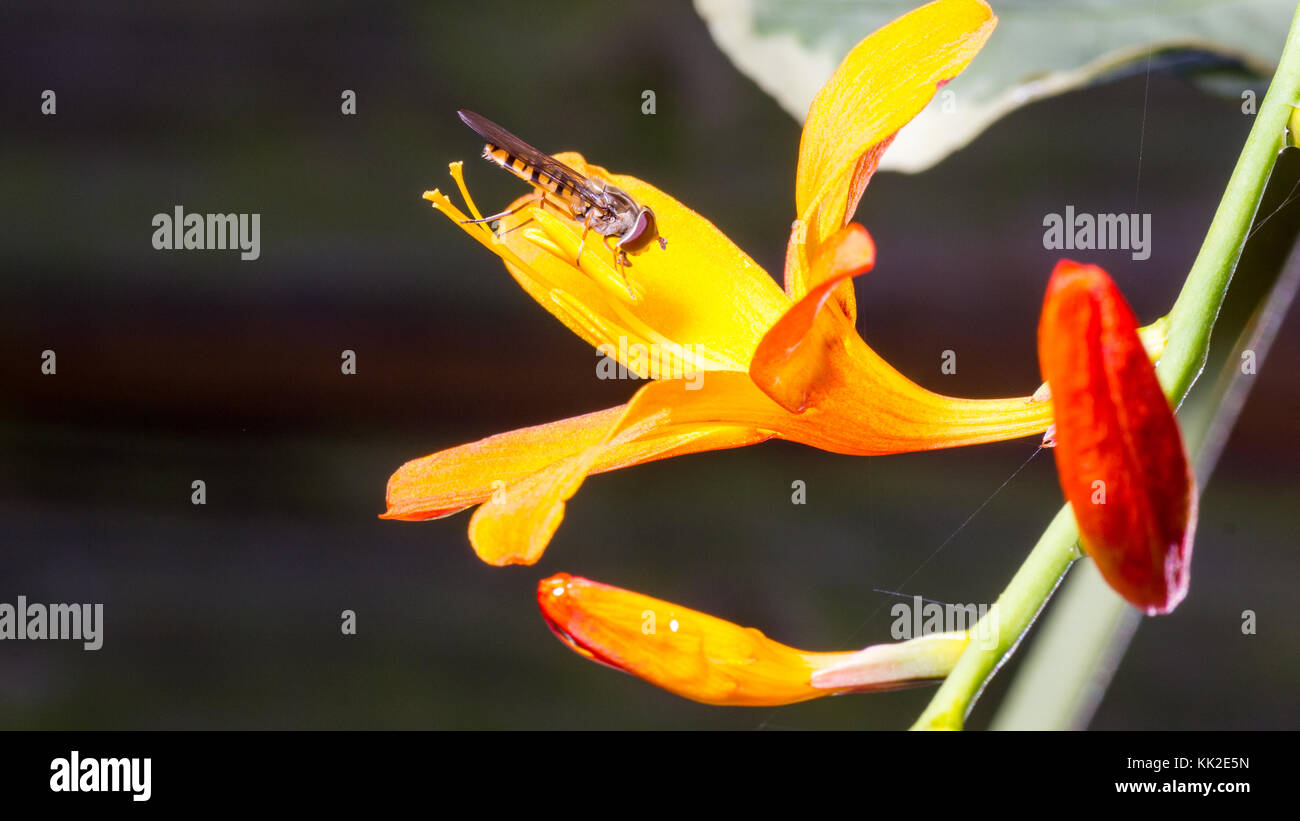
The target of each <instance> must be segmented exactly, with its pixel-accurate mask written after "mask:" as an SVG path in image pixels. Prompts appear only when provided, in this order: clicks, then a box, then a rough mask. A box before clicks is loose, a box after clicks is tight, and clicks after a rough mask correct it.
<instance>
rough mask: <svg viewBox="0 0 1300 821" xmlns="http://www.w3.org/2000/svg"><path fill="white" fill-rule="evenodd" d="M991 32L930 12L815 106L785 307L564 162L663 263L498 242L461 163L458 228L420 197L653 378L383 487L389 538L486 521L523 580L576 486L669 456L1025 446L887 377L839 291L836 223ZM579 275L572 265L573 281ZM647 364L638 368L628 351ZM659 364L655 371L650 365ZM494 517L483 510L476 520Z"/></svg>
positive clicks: (597, 171) (755, 274)
mask: <svg viewBox="0 0 1300 821" xmlns="http://www.w3.org/2000/svg"><path fill="white" fill-rule="evenodd" d="M995 23H996V18H995V17H994V16H993V14H992V12H991V11H990V10H989V8H988V6H987V5H986V4H984V3H983V2H980V0H940V2H935V3H931V4H929V5H927V6H924V7H922V8H920V9H917V10H916V11H914V12H912V13H910V14H908V15H905V16H904V17H902V18H900V19H898V20H896V21H895V22H893V23H891V24H889V25H888V26H885V27H884V28H882V29H880V30H879V31H877V32H876V33H874V34H872V35H870V36H869V37H867V38H866V39H865V40H863V41H862V42H861V43H860V44H859V45H858V46H856V47H855V48H854V49H853V51H851V52H850V53H849V55H848V56H847V57H846V58H845V59H844V62H843V63H842V64H841V65H840V67H839V69H838V70H837V71H836V72H835V74H834V76H832V78H831V79H830V81H829V82H828V83H827V84H826V86H825V88H824V89H823V90H822V92H821V93H820V94H819V95H818V96H817V98H816V99H815V100H814V101H813V104H812V107H811V109H810V111H809V113H808V119H807V122H806V123H805V126H804V132H803V139H802V142H801V144H800V149H799V167H798V177H797V180H796V207H797V212H798V216H799V219H798V220H796V222H795V225H794V228H793V230H792V232H791V236H790V240H789V242H788V244H787V250H786V262H785V292H784V293H783V292H782V291H781V289H780V288H778V287H777V286H776V284H775V283H774V282H773V280H772V279H771V278H770V277H769V276H768V275H767V273H766V272H764V271H763V270H762V269H761V268H759V267H758V266H757V265H756V264H755V263H754V262H753V260H751V259H750V258H749V257H748V256H746V255H745V253H744V252H742V251H741V250H740V249H739V248H737V247H736V246H735V245H734V244H732V243H731V241H730V240H728V239H727V238H726V236H724V235H723V234H722V233H721V232H720V231H718V229H717V228H715V227H714V226H713V225H712V224H711V223H710V222H709V221H708V220H706V219H705V218H704V217H702V216H700V215H699V214H697V213H695V212H694V211H691V210H690V209H689V208H687V207H686V206H684V205H682V204H681V203H679V202H677V201H676V200H675V199H673V198H672V197H670V196H668V195H667V194H665V193H663V192H661V191H659V190H658V189H656V188H654V187H653V186H651V185H649V184H648V183H645V182H642V181H641V180H638V179H636V178H633V177H628V176H622V175H616V174H610V173H609V172H607V171H606V170H605V169H603V168H599V167H597V166H594V165H588V164H587V163H586V162H585V160H584V159H583V158H582V157H581V156H580V155H578V154H559V155H557V159H559V160H560V161H561V162H564V163H565V164H567V165H569V166H570V167H572V168H574V169H575V170H577V171H578V172H580V173H583V174H586V175H588V176H590V177H593V178H596V179H601V180H606V181H608V182H610V183H612V184H613V185H616V186H618V187H619V188H621V189H623V190H624V191H626V192H627V193H628V194H630V195H631V196H632V198H633V199H634V200H635V201H636V202H638V203H639V204H641V205H643V206H648V207H650V208H651V209H653V211H654V213H655V215H656V218H657V221H658V227H659V232H660V234H661V235H662V236H663V237H665V238H666V239H667V241H668V243H667V247H666V248H660V247H659V246H658V245H656V244H653V243H652V244H651V245H650V246H649V248H647V249H645V250H643V251H640V252H638V253H635V254H633V255H632V259H631V265H630V266H626V267H623V268H622V269H621V270H619V267H618V266H617V265H616V264H615V261H614V258H613V256H612V254H611V253H610V251H609V249H608V248H607V247H604V246H603V244H601V243H592V242H588V243H586V245H585V246H581V247H583V248H584V250H583V252H582V253H581V254H579V253H578V249H579V247H580V245H581V236H582V225H581V223H579V222H577V221H576V220H574V219H571V218H569V217H568V216H567V215H564V216H561V215H559V214H560V213H561V209H559V208H557V207H551V208H543V207H537V206H534V207H526V204H527V203H528V200H529V199H535V198H536V195H535V194H530V195H528V196H527V197H522V198H520V199H519V200H517V201H516V202H515V203H513V204H512V205H511V208H515V207H520V206H524V207H520V210H519V211H518V212H517V213H515V214H512V215H511V216H509V217H506V218H504V219H503V220H502V221H501V225H500V226H499V230H498V231H497V232H496V233H494V232H493V231H491V230H490V229H489V228H488V227H487V226H486V225H483V224H475V223H469V222H467V220H468V219H470V217H471V216H472V217H474V218H478V217H480V212H479V210H478V208H477V207H476V206H475V204H474V202H473V200H472V198H471V197H470V195H469V192H468V190H467V188H466V186H465V184H464V180H463V177H462V173H461V167H460V164H459V163H454V164H453V165H452V167H451V173H452V177H453V178H454V179H455V181H456V184H457V187H458V188H459V189H460V191H461V194H462V196H463V197H464V199H465V203H466V207H467V209H468V211H469V214H468V215H467V214H465V213H463V212H462V211H461V210H460V209H458V208H457V207H456V206H455V205H453V204H452V202H451V201H450V200H449V199H448V198H447V197H446V196H445V195H444V194H442V193H441V192H438V191H431V192H429V193H427V194H426V195H425V197H426V198H427V199H429V200H430V201H431V202H432V203H433V204H434V206H435V207H436V208H437V209H438V210H439V211H441V212H443V213H444V214H446V215H447V216H448V217H449V218H450V219H452V220H453V221H454V222H456V223H457V224H458V225H460V226H461V227H462V228H463V229H464V230H465V231H466V232H467V233H469V234H470V236H472V237H474V238H475V239H477V240H478V241H479V242H480V243H482V244H483V245H484V246H485V247H487V248H488V249H490V250H491V251H493V253H495V254H497V255H498V256H500V257H501V258H502V260H503V261H504V262H505V264H506V268H507V270H509V271H510V273H511V275H512V276H514V278H515V279H516V280H517V281H518V282H519V284H520V285H521V286H522V287H523V288H524V290H525V291H527V292H528V293H529V294H530V295H531V296H532V297H533V298H534V299H536V300H537V301H538V302H539V303H540V304H541V305H542V306H543V307H545V308H546V309H547V310H548V311H550V312H551V313H552V314H554V315H555V316H556V317H557V318H558V319H560V321H561V322H563V323H564V324H565V325H567V326H568V327H569V328H570V329H572V330H573V331H574V332H575V333H577V334H578V335H579V336H581V337H583V338H584V339H586V340H587V341H588V342H590V343H592V344H593V345H596V346H598V349H600V350H601V351H603V352H607V353H608V354H609V355H613V356H617V357H619V360H620V362H621V364H623V365H624V366H626V367H627V368H628V369H629V370H631V371H633V372H636V373H638V374H639V375H642V376H658V377H664V376H665V375H670V376H671V377H674V378H658V379H656V380H655V381H652V382H651V383H650V384H648V385H646V386H644V387H642V388H641V389H640V390H639V391H638V392H637V393H636V395H635V396H634V397H633V399H632V401H630V402H629V403H628V404H626V405H623V406H620V407H616V408H610V409H607V410H604V411H598V412H596V413H590V414H587V415H585V416H579V417H575V418H572V419H567V420H563V421H560V422H554V423H551V424H547V425H539V426H536V427H531V428H525V429H522V430H517V431H513V432H511V433H506V434H501V435H498V436H493V437H489V438H487V439H483V440H480V441H478V442H474V443H471V444H468V445H462V446H460V447H456V448H451V449H449V450H444V451H440V452H438V453H435V454H433V455H431V456H426V457H424V458H422V459H416V460H414V461H411V462H408V463H407V464H405V465H403V466H402V467H401V468H400V469H398V470H397V472H396V473H394V474H393V476H392V478H391V479H390V480H389V483H388V510H387V512H386V513H384V514H383V516H384V517H385V518H392V519H408V520H416V519H429V518H434V517H438V516H443V515H447V514H449V513H453V512H455V511H457V510H462V509H464V508H466V507H470V506H473V505H481V507H479V509H478V511H476V513H475V515H474V517H473V519H472V520H471V522H470V541H471V542H472V543H473V545H474V548H475V550H476V551H477V552H478V554H479V556H480V557H481V558H482V559H483V560H484V561H486V562H489V563H491V564H498V565H500V564H514V563H523V564H532V563H533V562H536V561H537V559H538V558H539V557H540V556H541V553H542V551H543V550H544V549H545V546H546V544H547V542H548V541H549V540H550V538H551V536H552V534H553V533H554V532H555V529H556V527H558V526H559V523H560V520H561V519H562V518H563V515H564V504H565V502H566V500H567V499H569V498H570V497H571V496H572V495H573V494H574V493H575V492H576V491H577V489H578V487H579V485H581V483H582V481H583V479H584V478H585V477H586V476H587V475H588V474H589V473H599V472H603V471H607V470H614V469H617V468H621V467H627V466H629V465H634V464H640V463H643V462H648V461H652V460H655V459H663V458H666V457H669V456H678V455H682V454H686V453H694V452H698V451H702V450H713V449H720V448H730V447H740V446H743V445H751V444H755V443H758V442H762V441H764V440H766V439H770V438H773V437H775V438H780V439H788V440H791V441H796V442H802V443H804V444H807V445H812V446H814V447H818V448H822V449H824V450H829V451H833V452H836V453H845V454H854V455H877V454H886V453H901V452H907V451H916V450H929V449H935V448H947V447H957V446H961V445H971V444H977V443H982V442H992V441H999V440H1004V439H1011V438H1016V437H1020V436H1027V435H1031V434H1034V433H1039V432H1041V431H1043V430H1044V429H1045V428H1046V427H1047V426H1048V424H1049V423H1050V421H1051V419H1050V406H1049V404H1048V403H1046V402H1038V401H1033V400H1032V399H1030V398H1029V397H1019V398H1013V399H958V398H953V397H948V396H943V395H940V394H936V393H932V392H930V391H928V390H926V389H924V388H922V387H920V386H919V385H917V384H915V383H914V382H912V381H910V380H909V379H907V378H906V377H904V376H903V375H902V374H900V373H899V372H898V371H896V370H894V369H893V368H892V367H890V366H889V364H888V363H886V362H885V361H884V360H883V359H881V358H880V357H879V356H878V355H877V354H876V353H875V352H874V351H873V350H871V348H870V347H868V346H867V344H866V343H865V342H863V340H862V338H861V337H860V336H859V335H858V334H857V332H856V330H855V328H854V316H855V312H856V303H855V299H854V295H853V288H852V284H851V282H850V279H851V278H852V277H853V276H856V275H858V274H861V273H864V272H866V271H868V270H870V269H871V267H872V266H873V265H874V262H875V246H874V243H873V242H872V240H871V237H870V236H869V235H868V234H867V232H866V230H865V229H864V228H862V227H861V226H859V225H855V224H852V223H850V222H849V220H850V218H851V216H852V214H853V211H854V210H855V209H856V207H857V203H858V200H859V198H860V197H861V195H862V192H863V190H864V188H865V186H866V184H867V181H868V180H869V179H870V177H871V175H872V173H873V172H874V171H875V168H876V164H877V162H878V160H879V157H880V155H881V153H882V152H883V151H884V149H885V148H886V147H887V146H888V145H889V142H890V141H891V140H892V139H893V136H894V134H895V133H896V132H897V131H898V129H899V128H901V127H902V126H903V125H905V124H906V123H907V122H908V121H909V120H910V119H911V118H912V117H914V116H915V115H916V114H917V113H918V112H920V110H921V109H922V108H923V107H924V106H925V104H926V103H927V102H928V101H929V100H930V99H931V98H932V97H933V95H934V93H935V90H936V88H938V86H940V85H942V84H943V83H945V82H947V81H948V80H949V79H951V78H952V77H953V76H955V75H956V74H958V73H959V72H960V71H961V70H962V69H964V68H965V66H966V65H967V64H968V63H969V62H970V60H971V59H972V58H973V57H974V55H975V53H976V52H977V51H978V50H979V49H980V47H981V46H982V45H983V44H984V41H985V40H987V39H988V36H989V35H990V33H991V32H992V30H993V27H994V25H995ZM575 260H576V262H575ZM642 351H654V352H655V355H654V356H650V357H644V356H638V357H633V356H632V355H631V353H630V352H642ZM652 362H653V363H654V364H656V365H657V370H656V369H654V368H652V367H651V365H650V363H652ZM485 502H487V504H484V503H485Z"/></svg>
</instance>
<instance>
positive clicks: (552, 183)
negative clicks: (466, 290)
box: [457, 108, 668, 268]
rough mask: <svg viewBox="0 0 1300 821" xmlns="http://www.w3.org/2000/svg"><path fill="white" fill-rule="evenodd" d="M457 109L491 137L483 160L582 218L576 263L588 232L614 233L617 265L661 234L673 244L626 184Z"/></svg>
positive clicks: (610, 235)
mask: <svg viewBox="0 0 1300 821" xmlns="http://www.w3.org/2000/svg"><path fill="white" fill-rule="evenodd" d="M457 113H458V114H460V118H461V120H463V121H464V123H465V125H467V126H469V127H470V128H472V129H474V131H475V133H477V134H478V135H479V136H480V137H482V138H483V139H485V140H487V145H485V146H483V159H485V160H491V161H492V162H494V163H496V164H497V165H499V166H501V167H502V168H504V169H505V170H507V171H509V172H510V173H511V174H514V175H515V176H516V177H518V178H519V179H521V180H523V181H524V182H526V183H528V184H529V185H532V186H534V187H536V188H537V189H538V192H537V193H538V202H539V204H544V203H546V202H547V196H546V195H547V194H548V193H549V194H551V195H553V196H554V197H556V198H558V199H559V200H560V202H561V204H563V205H564V207H565V208H567V209H568V211H569V213H570V215H571V216H572V217H573V219H575V220H580V221H581V222H582V241H581V242H580V243H579V244H578V258H577V260H575V261H574V264H577V262H578V261H581V259H582V249H583V247H584V246H585V245H586V244H587V232H588V231H595V232H596V233H597V234H600V235H601V237H603V238H604V241H605V242H606V243H608V241H609V240H610V239H611V238H612V239H613V240H614V248H613V251H614V267H615V268H619V267H630V263H629V262H628V259H627V253H628V252H629V251H631V252H636V251H640V250H641V249H643V248H645V247H646V246H647V245H649V244H650V242H651V240H656V239H657V240H658V241H659V247H660V248H664V249H666V248H667V247H668V241H667V240H666V239H664V238H663V237H661V236H659V231H658V228H657V226H656V225H655V215H654V212H653V211H651V210H650V209H649V208H646V207H645V206H643V205H639V204H637V202H636V200H634V199H632V197H631V196H630V195H629V194H628V193H627V192H626V191H624V190H623V189H621V188H618V187H616V186H613V185H610V184H609V183H607V182H605V181H604V180H598V179H593V178H591V177H587V176H584V175H583V174H579V173H578V172H577V171H575V170H573V169H572V168H570V167H569V166H567V165H565V164H564V163H562V162H560V161H559V160H557V159H555V158H554V157H552V156H551V155H550V154H547V153H545V152H544V151H540V150H538V149H536V148H534V147H533V146H531V145H529V144H528V143H526V142H524V141H523V140H521V139H519V138H518V137H516V136H515V135H514V134H511V133H510V132H509V131H506V130H505V129H504V128H502V127H501V126H499V125H497V124H496V123H494V122H492V121H491V120H489V119H488V118H487V117H484V116H482V115H481V114H475V113H474V112H473V111H467V110H466V109H463V108H462V109H460V110H459V111H458V112H457ZM530 204H531V203H529V202H526V203H524V204H523V205H520V206H518V207H516V208H512V209H510V210H508V211H502V212H501V213H500V214H493V215H492V216H490V217H483V218H482V219H476V220H467V222H494V221H496V220H499V219H502V218H504V217H508V216H510V215H511V214H513V213H515V212H516V211H518V210H520V209H521V208H523V207H525V206H526V205H530ZM516 227H518V226H516ZM511 230H513V229H511Z"/></svg>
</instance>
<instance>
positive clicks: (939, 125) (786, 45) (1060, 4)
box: [695, 0, 1295, 171]
mask: <svg viewBox="0 0 1300 821" xmlns="http://www.w3.org/2000/svg"><path fill="white" fill-rule="evenodd" d="M917 5H918V4H917V3H915V2H906V0H803V2H798V3H794V2H788V0H695V7H696V10H697V11H698V12H699V14H700V16H701V17H703V18H704V20H705V22H706V23H707V24H708V27H709V31H710V32H711V34H712V35H713V39H714V40H715V41H716V42H717V44H718V46H719V47H720V48H721V49H722V51H723V52H724V53H725V54H726V55H727V56H728V57H729V58H731V61H732V62H733V63H735V64H736V67H737V68H739V69H740V70H741V71H742V72H744V73H745V74H746V75H748V76H749V77H750V78H752V79H753V80H754V82H756V83H757V84H758V85H759V87H760V88H762V89H763V90H764V91H766V92H767V93H768V94H770V95H772V96H773V97H774V98H776V100H777V102H779V103H780V104H781V106H782V107H783V108H784V109H785V110H786V111H789V112H790V113H791V114H793V115H794V116H795V117H796V118H797V119H799V120H800V121H802V120H803V118H804V116H805V115H806V114H807V112H808V105H809V103H811V102H812V98H813V96H814V95H815V94H816V93H817V90H818V89H819V88H821V86H822V84H823V83H825V82H826V80H827V79H828V78H829V77H830V76H831V73H832V72H833V71H834V70H835V67H836V66H837V65H839V63H840V60H842V59H843V57H844V55H845V54H847V53H848V52H849V49H851V48H852V47H853V46H854V45H855V44H856V43H858V41H860V40H861V39H862V38H863V37H865V36H867V35H868V34H870V33H871V32H873V31H875V30H876V29H878V28H880V27H881V26H883V25H884V24H886V23H888V22H889V21H891V20H893V19H895V18H897V17H900V16H902V15H903V14H904V13H906V12H908V11H910V10H911V9H913V8H915V7H916V6H917ZM990 5H992V7H993V11H994V12H995V13H996V14H997V15H998V18H999V22H998V27H997V29H996V30H995V31H994V32H993V37H992V39H991V40H989V43H988V45H987V46H985V47H984V50H983V51H982V52H981V53H980V54H979V55H978V56H977V57H976V58H975V61H974V62H973V63H972V64H971V66H970V68H968V69H967V70H966V72H965V73H963V74H962V75H961V76H960V77H958V78H956V79H955V80H953V81H952V82H951V83H949V84H948V85H947V86H945V87H944V89H943V90H942V91H940V92H939V94H938V95H936V97H935V99H934V100H933V101H932V102H931V104H930V106H929V107H928V108H926V110H925V111H923V112H922V113H921V115H920V116H919V117H917V118H916V119H915V120H914V121H912V123H911V124H910V125H908V126H907V127H906V128H905V129H903V131H902V132H900V134H899V136H898V138H897V139H896V140H895V141H894V144H893V146H891V147H890V149H889V150H888V151H887V152H885V156H884V158H883V162H882V163H881V168H885V169H891V170H895V171H923V170H925V169H926V168H929V167H930V166H932V165H934V164H935V163H937V162H939V161H940V160H942V159H943V158H944V157H946V156H947V155H948V154H950V153H952V152H953V151H956V150H957V149H958V148H961V147H962V146H964V145H966V144H967V143H969V142H970V141H971V140H973V139H975V137H976V136H978V135H979V134H980V132H982V131H983V130H984V129H985V128H988V127H989V125H991V124H992V123H993V122H994V121H996V120H997V119H998V118H1000V117H1002V116H1003V115H1005V114H1007V113H1008V112H1010V111H1012V110H1014V109H1016V108H1018V107H1019V106H1022V105H1025V104H1027V103H1029V102H1032V101H1034V100H1039V99H1042V98H1044V97H1050V96H1052V95H1055V94H1061V93H1062V92H1065V91H1069V90H1070V89H1074V88H1079V87H1082V86H1085V85H1087V84H1089V83H1092V82H1096V81H1098V80H1100V79H1104V78H1106V77H1109V76H1114V75H1115V74H1116V73H1117V72H1119V71H1121V70H1122V69H1124V68H1125V67H1126V66H1130V65H1132V64H1134V63H1135V62H1137V61H1142V64H1141V65H1140V66H1139V68H1142V69H1145V63H1146V60H1147V58H1148V55H1150V54H1153V53H1166V54H1167V53H1170V52H1178V53H1186V52H1200V53H1206V54H1211V55H1217V56H1218V57H1221V58H1225V59H1227V60H1231V61H1238V62H1240V64H1241V66H1242V67H1243V68H1245V69H1246V70H1247V71H1249V72H1251V73H1254V74H1256V75H1258V76H1260V77H1267V76H1269V75H1270V74H1271V73H1272V69H1273V65H1274V63H1275V61H1276V58H1277V55H1278V54H1280V53H1281V51H1282V46H1283V42H1284V40H1285V37H1286V31H1287V26H1288V24H1289V22H1290V19H1291V15H1292V13H1293V12H1294V11H1295V5H1294V3H1293V2H1291V0H1055V2H1053V0H1000V1H999V0H991V3H990ZM1221 88H1222V86H1221ZM1243 91H1244V89H1241V88H1239V89H1238V91H1237V93H1238V94H1240V93H1242V92H1243Z"/></svg>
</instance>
